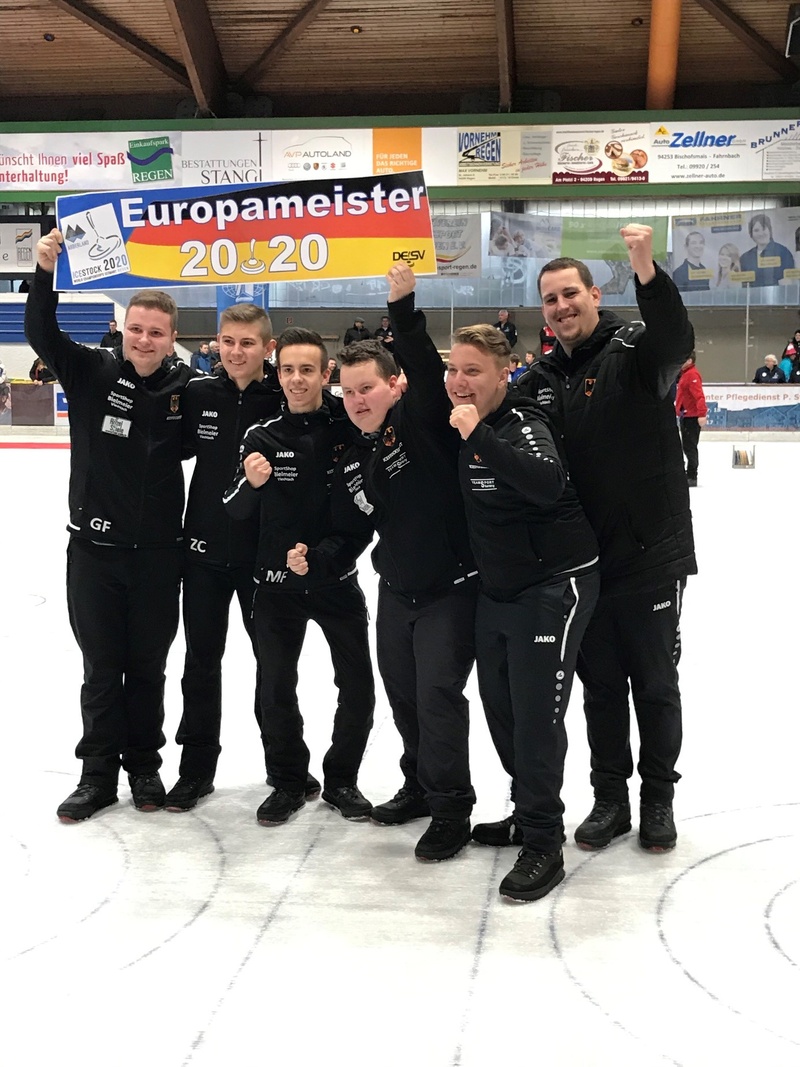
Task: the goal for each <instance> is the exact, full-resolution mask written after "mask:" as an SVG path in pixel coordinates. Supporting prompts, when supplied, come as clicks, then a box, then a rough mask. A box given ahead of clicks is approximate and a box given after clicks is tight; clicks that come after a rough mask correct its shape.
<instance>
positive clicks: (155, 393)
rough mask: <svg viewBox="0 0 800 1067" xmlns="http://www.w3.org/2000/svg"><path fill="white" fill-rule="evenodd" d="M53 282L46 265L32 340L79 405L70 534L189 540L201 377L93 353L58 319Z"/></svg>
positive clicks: (154, 544)
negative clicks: (189, 387) (188, 397)
mask: <svg viewBox="0 0 800 1067" xmlns="http://www.w3.org/2000/svg"><path fill="white" fill-rule="evenodd" d="M57 306H58V295H57V294H56V293H54V292H53V276H52V274H48V273H47V272H46V271H43V270H42V269H41V268H40V267H37V268H36V273H35V275H34V279H33V282H32V284H31V290H30V293H29V294H28V300H27V304H26V306H25V336H26V337H27V339H28V343H29V344H30V346H31V348H33V350H34V352H35V353H36V354H37V356H41V358H42V359H43V360H44V362H45V363H46V365H47V366H48V367H49V369H50V370H51V371H52V372H53V373H54V374H55V375H56V377H57V378H58V380H59V381H60V382H61V385H62V387H63V389H64V393H65V394H66V397H67V400H68V401H69V425H70V438H71V441H72V457H71V471H70V481H69V510H70V518H69V523H68V525H67V529H68V530H69V532H70V533H71V534H73V535H74V536H76V537H84V538H87V539H89V540H92V541H98V542H101V543H103V544H111V545H118V546H123V547H135V548H162V547H174V546H175V545H178V544H180V543H181V540H182V538H181V519H182V516H183V472H182V470H181V462H180V461H181V420H182V417H183V402H184V390H185V388H186V383H187V382H188V381H189V379H190V378H191V377H193V372H192V371H191V370H190V369H189V368H188V367H187V366H186V365H185V364H181V365H180V366H179V367H173V368H169V369H168V368H167V367H165V365H164V364H163V363H162V365H161V366H160V367H159V368H158V369H157V370H156V371H155V373H153V374H151V375H150V376H149V377H147V378H141V377H139V375H138V374H137V373H136V371H135V369H134V368H133V365H132V364H131V363H129V362H128V361H127V360H125V361H122V362H120V360H119V358H118V357H117V356H115V355H113V354H112V353H111V352H108V351H106V350H104V349H96V348H86V347H85V346H84V345H80V344H77V343H76V342H75V341H72V340H70V338H69V337H68V336H67V334H65V333H62V332H61V331H60V330H59V328H58V323H57V321H56V307H57Z"/></svg>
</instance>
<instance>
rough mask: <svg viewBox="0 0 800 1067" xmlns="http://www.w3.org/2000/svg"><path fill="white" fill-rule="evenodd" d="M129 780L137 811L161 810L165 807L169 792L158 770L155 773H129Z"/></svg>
mask: <svg viewBox="0 0 800 1067" xmlns="http://www.w3.org/2000/svg"><path fill="white" fill-rule="evenodd" d="M128 781H129V783H130V787H131V796H132V797H133V806H134V807H135V808H136V810H137V811H159V810H160V809H161V808H163V807H164V803H165V801H166V799H167V794H166V792H165V790H164V783H163V782H162V781H161V775H160V774H159V773H158V771H156V772H155V773H154V774H129V775H128Z"/></svg>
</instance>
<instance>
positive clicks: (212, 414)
mask: <svg viewBox="0 0 800 1067" xmlns="http://www.w3.org/2000/svg"><path fill="white" fill-rule="evenodd" d="M200 418H201V419H218V418H219V412H217V411H204V412H203V414H202V415H201V416H200Z"/></svg>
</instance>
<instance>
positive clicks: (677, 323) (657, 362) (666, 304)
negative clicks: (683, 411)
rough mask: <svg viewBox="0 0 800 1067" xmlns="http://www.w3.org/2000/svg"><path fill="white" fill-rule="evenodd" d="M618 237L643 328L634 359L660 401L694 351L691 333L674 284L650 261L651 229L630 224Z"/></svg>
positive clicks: (637, 339) (667, 392) (636, 342)
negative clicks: (630, 272) (631, 273)
mask: <svg viewBox="0 0 800 1067" xmlns="http://www.w3.org/2000/svg"><path fill="white" fill-rule="evenodd" d="M620 234H621V235H622V238H623V240H624V241H625V245H626V247H627V249H628V258H629V260H630V264H631V267H633V271H634V274H635V275H636V278H635V282H636V302H637V304H638V305H639V311H640V313H641V316H642V321H643V322H644V326H645V330H644V333H643V334H640V335H639V336H638V337H636V338H634V340H633V345H634V347H635V349H636V359H637V362H638V366H639V370H640V373H641V374H642V376H643V377H644V379H645V381H648V382H650V383H651V386H652V388H653V389H654V391H655V392H656V393H657V395H658V396H659V397H662V398H663V397H666V396H668V395H669V392H670V390H671V388H672V385H673V383H674V381H675V378H676V377H677V375H678V371H679V370H680V368H681V365H682V364H683V363H684V362H685V360H686V357H687V356H690V355H691V353H692V351H693V349H694V330H693V329H692V324H691V323H690V322H689V316H688V314H687V312H686V308H685V307H684V305H683V301H682V300H681V295H680V293H679V292H678V290H677V288H676V287H675V284H674V282H673V281H672V279H671V278H669V277H668V275H667V274H665V273H664V271H663V270H661V268H660V267H658V266H657V265H656V264H655V262H654V261H653V231H652V228H651V227H650V226H643V225H640V224H639V223H635V222H631V223H629V224H628V225H627V226H623V227H622V229H621V230H620ZM624 343H625V340H624V338H623V344H624Z"/></svg>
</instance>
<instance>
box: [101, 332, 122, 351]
mask: <svg viewBox="0 0 800 1067" xmlns="http://www.w3.org/2000/svg"><path fill="white" fill-rule="evenodd" d="M100 347H101V348H122V330H114V332H113V333H111V332H108V333H104V334H103V336H102V338H101V339H100Z"/></svg>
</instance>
